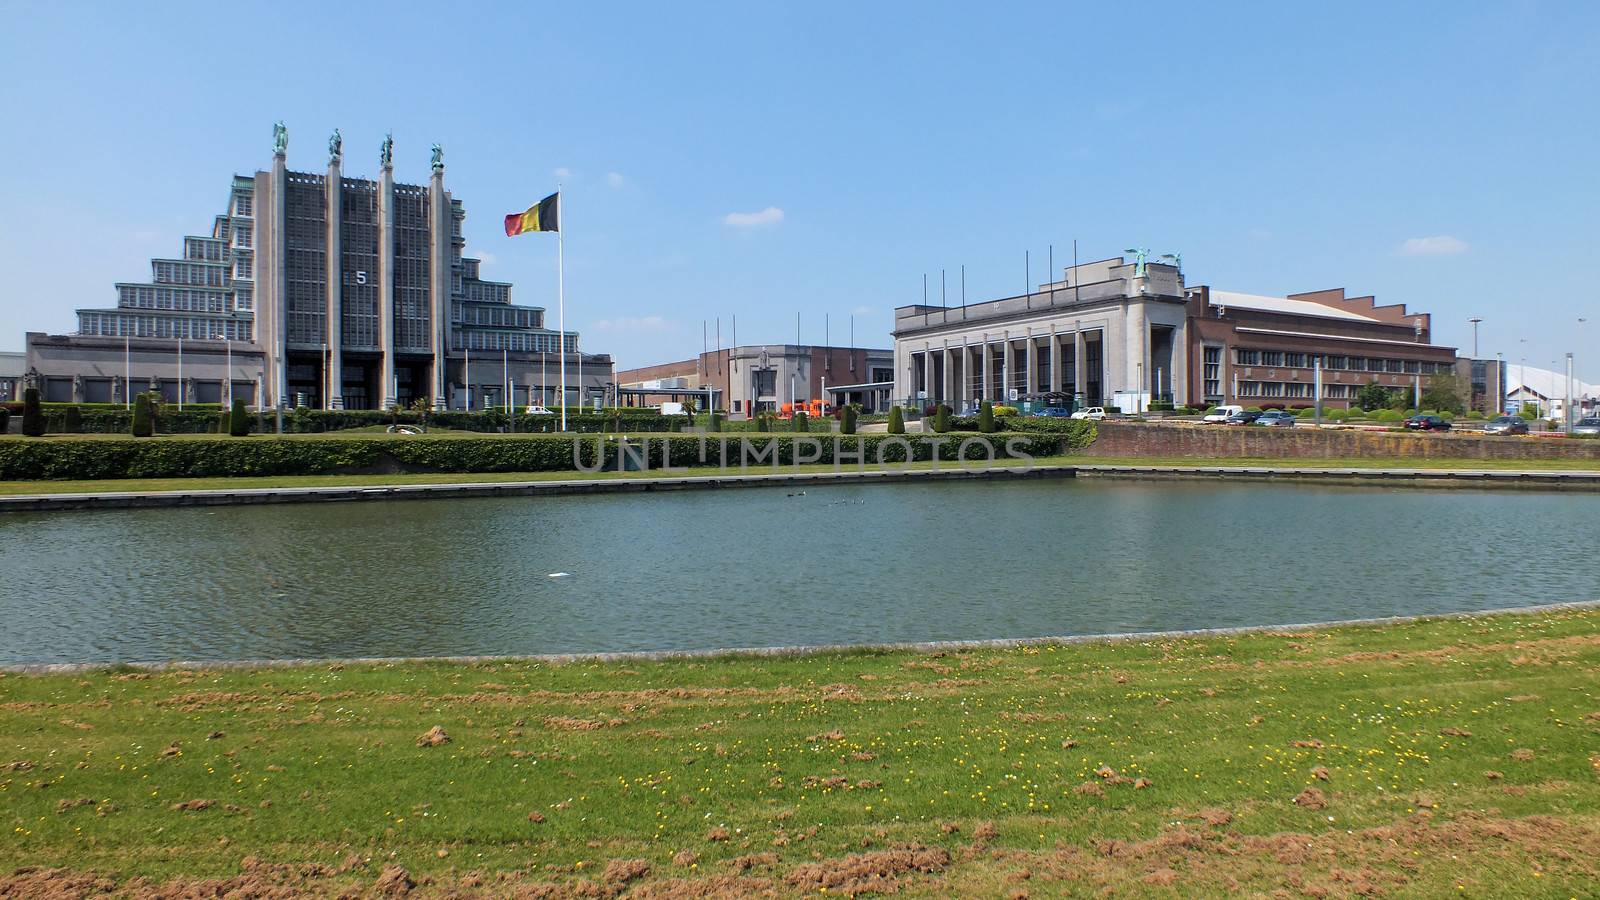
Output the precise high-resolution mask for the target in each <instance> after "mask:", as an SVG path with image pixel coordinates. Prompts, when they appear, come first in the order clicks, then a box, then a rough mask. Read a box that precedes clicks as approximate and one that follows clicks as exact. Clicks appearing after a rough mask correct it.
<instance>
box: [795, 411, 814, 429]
mask: <svg viewBox="0 0 1600 900" xmlns="http://www.w3.org/2000/svg"><path fill="white" fill-rule="evenodd" d="M790 424H791V425H793V426H794V430H795V432H796V433H799V432H806V431H810V430H811V419H810V417H808V416H807V415H806V414H805V413H803V412H797V413H795V414H794V421H793V422H791V423H790Z"/></svg>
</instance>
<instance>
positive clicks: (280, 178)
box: [256, 152, 289, 409]
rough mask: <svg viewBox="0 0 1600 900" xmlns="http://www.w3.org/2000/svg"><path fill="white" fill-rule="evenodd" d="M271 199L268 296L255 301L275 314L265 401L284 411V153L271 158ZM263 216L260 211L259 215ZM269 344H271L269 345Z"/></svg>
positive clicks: (286, 286) (286, 333) (267, 338)
mask: <svg viewBox="0 0 1600 900" xmlns="http://www.w3.org/2000/svg"><path fill="white" fill-rule="evenodd" d="M269 177H270V179H271V197H270V198H269V202H268V204H267V210H266V211H267V213H268V215H270V216H271V219H270V225H269V227H268V228H267V234H268V241H269V244H270V246H269V249H268V252H267V259H266V260H265V262H266V272H267V277H268V282H267V291H266V296H265V297H261V296H257V297H256V303H257V304H263V303H264V304H265V305H266V307H267V308H268V309H269V310H270V311H271V313H272V319H271V334H269V335H264V337H265V340H264V341H263V343H265V344H266V350H267V352H266V359H267V374H268V381H267V384H265V385H263V387H264V388H265V391H264V393H265V395H266V396H265V397H263V398H261V399H259V400H258V401H257V403H258V405H261V402H262V400H264V401H265V402H266V403H270V404H272V405H273V407H274V408H277V409H281V408H282V407H283V400H284V394H285V393H287V392H288V390H289V378H288V372H287V370H286V367H287V365H288V364H287V361H286V359H285V355H286V353H287V346H288V340H289V281H288V261H287V251H288V248H287V247H286V246H285V240H286V238H285V235H284V232H285V229H284V223H285V221H286V219H287V218H288V198H289V169H288V162H287V160H286V159H285V158H284V155H283V153H281V152H279V153H274V154H273V155H272V174H271V176H269ZM260 212H261V209H260V207H259V206H258V207H257V214H258V215H259V214H260ZM268 342H270V343H268Z"/></svg>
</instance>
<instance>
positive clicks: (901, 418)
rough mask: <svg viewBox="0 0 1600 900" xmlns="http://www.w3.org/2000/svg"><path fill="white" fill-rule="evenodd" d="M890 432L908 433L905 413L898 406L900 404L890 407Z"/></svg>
mask: <svg viewBox="0 0 1600 900" xmlns="http://www.w3.org/2000/svg"><path fill="white" fill-rule="evenodd" d="M889 433H890V434H905V433H906V418H905V414H904V413H902V412H901V411H900V407H898V406H891V407H889Z"/></svg>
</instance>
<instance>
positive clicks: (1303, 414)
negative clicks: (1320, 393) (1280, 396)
mask: <svg viewBox="0 0 1600 900" xmlns="http://www.w3.org/2000/svg"><path fill="white" fill-rule="evenodd" d="M1316 415H1317V411H1316V409H1315V408H1313V407H1310V406H1308V407H1306V408H1305V409H1302V410H1300V411H1299V412H1297V413H1295V416H1296V417H1297V418H1301V419H1311V418H1315V417H1316Z"/></svg>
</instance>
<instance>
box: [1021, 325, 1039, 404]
mask: <svg viewBox="0 0 1600 900" xmlns="http://www.w3.org/2000/svg"><path fill="white" fill-rule="evenodd" d="M1024 358H1025V359H1026V362H1027V366H1028V373H1027V375H1026V376H1025V378H1026V380H1025V381H1024V382H1023V383H1022V396H1023V397H1027V396H1028V395H1029V394H1032V393H1033V392H1034V391H1037V390H1038V389H1039V369H1038V368H1037V367H1038V365H1039V345H1038V343H1037V342H1036V341H1035V340H1034V337H1033V329H1032V328H1029V329H1028V343H1027V353H1025V354H1024Z"/></svg>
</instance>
